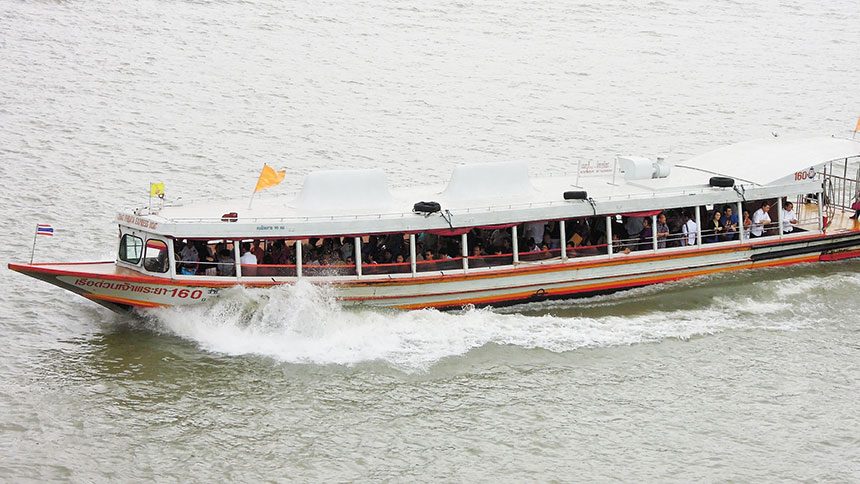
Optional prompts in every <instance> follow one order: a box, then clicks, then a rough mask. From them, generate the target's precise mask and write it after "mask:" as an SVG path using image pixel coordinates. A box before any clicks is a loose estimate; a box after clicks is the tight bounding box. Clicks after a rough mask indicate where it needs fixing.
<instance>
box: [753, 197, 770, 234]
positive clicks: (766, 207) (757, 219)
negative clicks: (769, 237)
mask: <svg viewBox="0 0 860 484" xmlns="http://www.w3.org/2000/svg"><path fill="white" fill-rule="evenodd" d="M768 212H770V202H762V204H761V208H759V209H758V210H756V211H755V213H754V214H753V216H752V227H751V229H750V232H751V233H752V236H753V237H761V236H763V235H764V234H765V230H766V225H767V224H769V223H770V213H768Z"/></svg>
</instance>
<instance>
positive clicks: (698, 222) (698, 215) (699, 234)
mask: <svg viewBox="0 0 860 484" xmlns="http://www.w3.org/2000/svg"><path fill="white" fill-rule="evenodd" d="M696 245H698V246H699V247H701V246H702V207H699V206H696Z"/></svg>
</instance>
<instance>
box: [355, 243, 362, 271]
mask: <svg viewBox="0 0 860 484" xmlns="http://www.w3.org/2000/svg"><path fill="white" fill-rule="evenodd" d="M354 244H355V247H354V249H355V275H357V276H358V277H361V237H356V238H355V242H354Z"/></svg>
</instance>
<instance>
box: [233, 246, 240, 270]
mask: <svg viewBox="0 0 860 484" xmlns="http://www.w3.org/2000/svg"><path fill="white" fill-rule="evenodd" d="M241 245H242V241H241V240H234V241H233V258H234V260H235V262H236V277H242V262H241V257H242V255H241V252H239V246H241Z"/></svg>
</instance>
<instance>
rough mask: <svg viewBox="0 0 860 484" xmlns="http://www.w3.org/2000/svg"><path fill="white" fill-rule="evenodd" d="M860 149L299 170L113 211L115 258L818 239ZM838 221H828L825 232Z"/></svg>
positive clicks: (630, 249) (337, 273)
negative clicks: (214, 195)
mask: <svg viewBox="0 0 860 484" xmlns="http://www.w3.org/2000/svg"><path fill="white" fill-rule="evenodd" d="M858 162H860V143H858V142H856V141H852V140H847V139H839V138H827V137H819V138H805V139H797V140H791V139H785V138H773V139H764V140H755V141H750V142H745V143H739V144H735V145H731V146H728V147H725V148H720V149H718V150H715V151H712V152H710V153H706V154H704V155H701V156H698V157H694V158H692V159H689V160H687V161H685V162H679V163H675V164H674V165H672V164H669V163H667V162H666V161H665V160H662V159H657V160H656V161H652V160H649V159H646V158H640V157H616V158H615V159H614V160H611V161H603V162H601V163H594V164H580V165H579V166H578V167H576V169H575V170H572V173H569V174H563V175H558V176H551V177H530V176H529V171H528V165H527V164H526V163H524V162H505V163H492V164H472V165H463V166H458V167H456V168H455V169H454V171H453V173H452V176H451V179H450V181H449V182H448V183H447V184H446V185H443V186H420V187H405V188H392V187H391V186H390V185H389V184H388V182H387V179H386V176H385V173H384V172H383V171H381V170H334V171H323V172H315V173H311V174H309V175H307V176H306V177H305V180H304V183H303V186H302V188H301V190H300V191H299V192H298V193H296V194H294V195H293V196H290V197H261V198H260V199H258V200H255V201H254V203H255V205H254V206H253V208H247V206H248V201H247V199H244V200H242V199H237V200H223V201H213V202H206V203H195V204H174V205H167V206H164V207H159V208H157V209H153V210H150V209H138V210H134V211H128V212H122V213H120V214H119V215H118V218H117V222H118V224H119V229H120V238H119V251H118V257H117V262H116V263H117V265H118V266H121V267H125V268H128V269H132V270H135V271H139V272H141V273H145V274H148V275H151V276H157V277H165V278H175V279H196V278H206V279H217V280H223V281H230V280H235V279H239V280H243V281H248V282H251V283H253V281H254V280H258V279H261V278H262V279H266V280H271V279H274V280H278V281H279V280H282V279H283V280H291V279H295V278H302V277H309V278H314V279H315V280H320V281H339V280H355V279H363V278H409V277H421V276H425V275H434V276H438V275H446V274H459V275H462V274H469V273H474V272H478V271H495V270H511V269H515V268H517V267H521V266H524V265H535V264H570V263H579V262H583V263H602V262H606V261H616V260H617V259H623V258H628V257H637V256H639V255H644V254H654V253H660V252H663V251H666V252H669V251H690V250H701V249H704V248H716V247H720V246H734V245H738V244H741V245H743V244H759V243H765V242H772V241H778V240H780V239H785V238H795V237H804V236H808V235H810V234H822V233H824V232H825V231H826V230H828V228H829V227H830V226H831V225H832V224H833V221H834V217H835V216H837V212H838V214H841V213H843V212H844V211H846V210H849V207H850V205H851V204H852V202H853V200H854V198H855V194H856V192H857V190H858V184H857V183H858V177H860V171H858V168H857V163H858ZM835 229H836V228H834V227H830V230H835Z"/></svg>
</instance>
